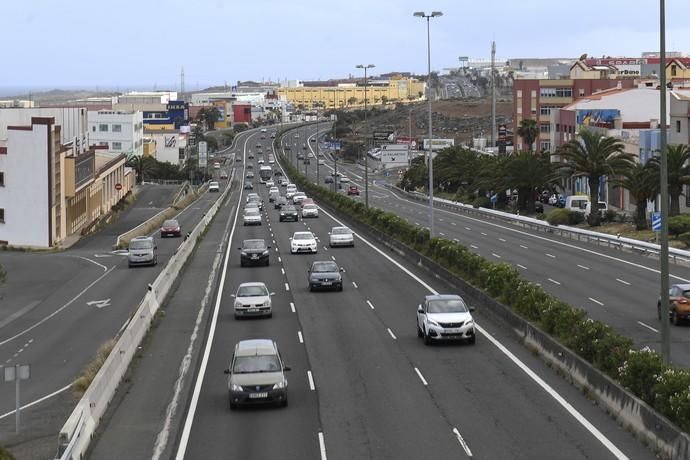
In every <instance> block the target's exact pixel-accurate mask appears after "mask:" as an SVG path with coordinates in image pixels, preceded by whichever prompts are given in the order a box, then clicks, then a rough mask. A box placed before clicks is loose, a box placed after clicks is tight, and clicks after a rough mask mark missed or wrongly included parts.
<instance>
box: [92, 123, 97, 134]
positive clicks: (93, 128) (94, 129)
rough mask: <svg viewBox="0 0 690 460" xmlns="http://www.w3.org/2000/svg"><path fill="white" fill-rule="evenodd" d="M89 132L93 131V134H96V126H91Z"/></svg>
mask: <svg viewBox="0 0 690 460" xmlns="http://www.w3.org/2000/svg"><path fill="white" fill-rule="evenodd" d="M91 131H93V132H94V133H95V132H96V125H93V126H92V127H91Z"/></svg>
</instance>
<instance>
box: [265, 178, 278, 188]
mask: <svg viewBox="0 0 690 460" xmlns="http://www.w3.org/2000/svg"><path fill="white" fill-rule="evenodd" d="M275 186H276V183H275V182H273V181H272V180H267V181H266V187H268V188H269V189H271V188H273V187H275Z"/></svg>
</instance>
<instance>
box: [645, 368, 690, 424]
mask: <svg viewBox="0 0 690 460" xmlns="http://www.w3.org/2000/svg"><path fill="white" fill-rule="evenodd" d="M688 388H690V371H689V370H687V369H679V368H677V367H673V366H667V367H666V368H665V369H664V370H663V371H662V372H661V374H659V377H658V379H657V382H656V385H654V407H655V408H656V409H658V410H659V411H660V412H661V413H662V414H664V415H666V416H667V417H669V418H671V419H673V417H674V412H675V410H674V409H675V408H674V407H673V404H672V399H673V398H675V399H674V401H675V403H676V404H678V403H679V402H680V401H678V397H679V396H680V395H681V394H683V393H684V392H686V391H687V390H688ZM686 417H688V418H690V415H687V414H686Z"/></svg>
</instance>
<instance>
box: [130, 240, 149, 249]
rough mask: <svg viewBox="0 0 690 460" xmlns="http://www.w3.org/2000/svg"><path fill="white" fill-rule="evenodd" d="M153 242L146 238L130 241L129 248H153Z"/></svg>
mask: <svg viewBox="0 0 690 460" xmlns="http://www.w3.org/2000/svg"><path fill="white" fill-rule="evenodd" d="M151 246H152V244H151V242H150V241H147V240H144V241H130V243H129V249H151Z"/></svg>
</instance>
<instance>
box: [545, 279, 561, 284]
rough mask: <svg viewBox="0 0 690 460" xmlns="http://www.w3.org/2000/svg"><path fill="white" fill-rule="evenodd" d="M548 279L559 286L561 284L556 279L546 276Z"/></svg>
mask: <svg viewBox="0 0 690 460" xmlns="http://www.w3.org/2000/svg"><path fill="white" fill-rule="evenodd" d="M548 280H549V281H551V282H552V283H553V284H557V285H559V286H560V285H561V283H560V282H558V281H556V280H554V279H551V278H548Z"/></svg>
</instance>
